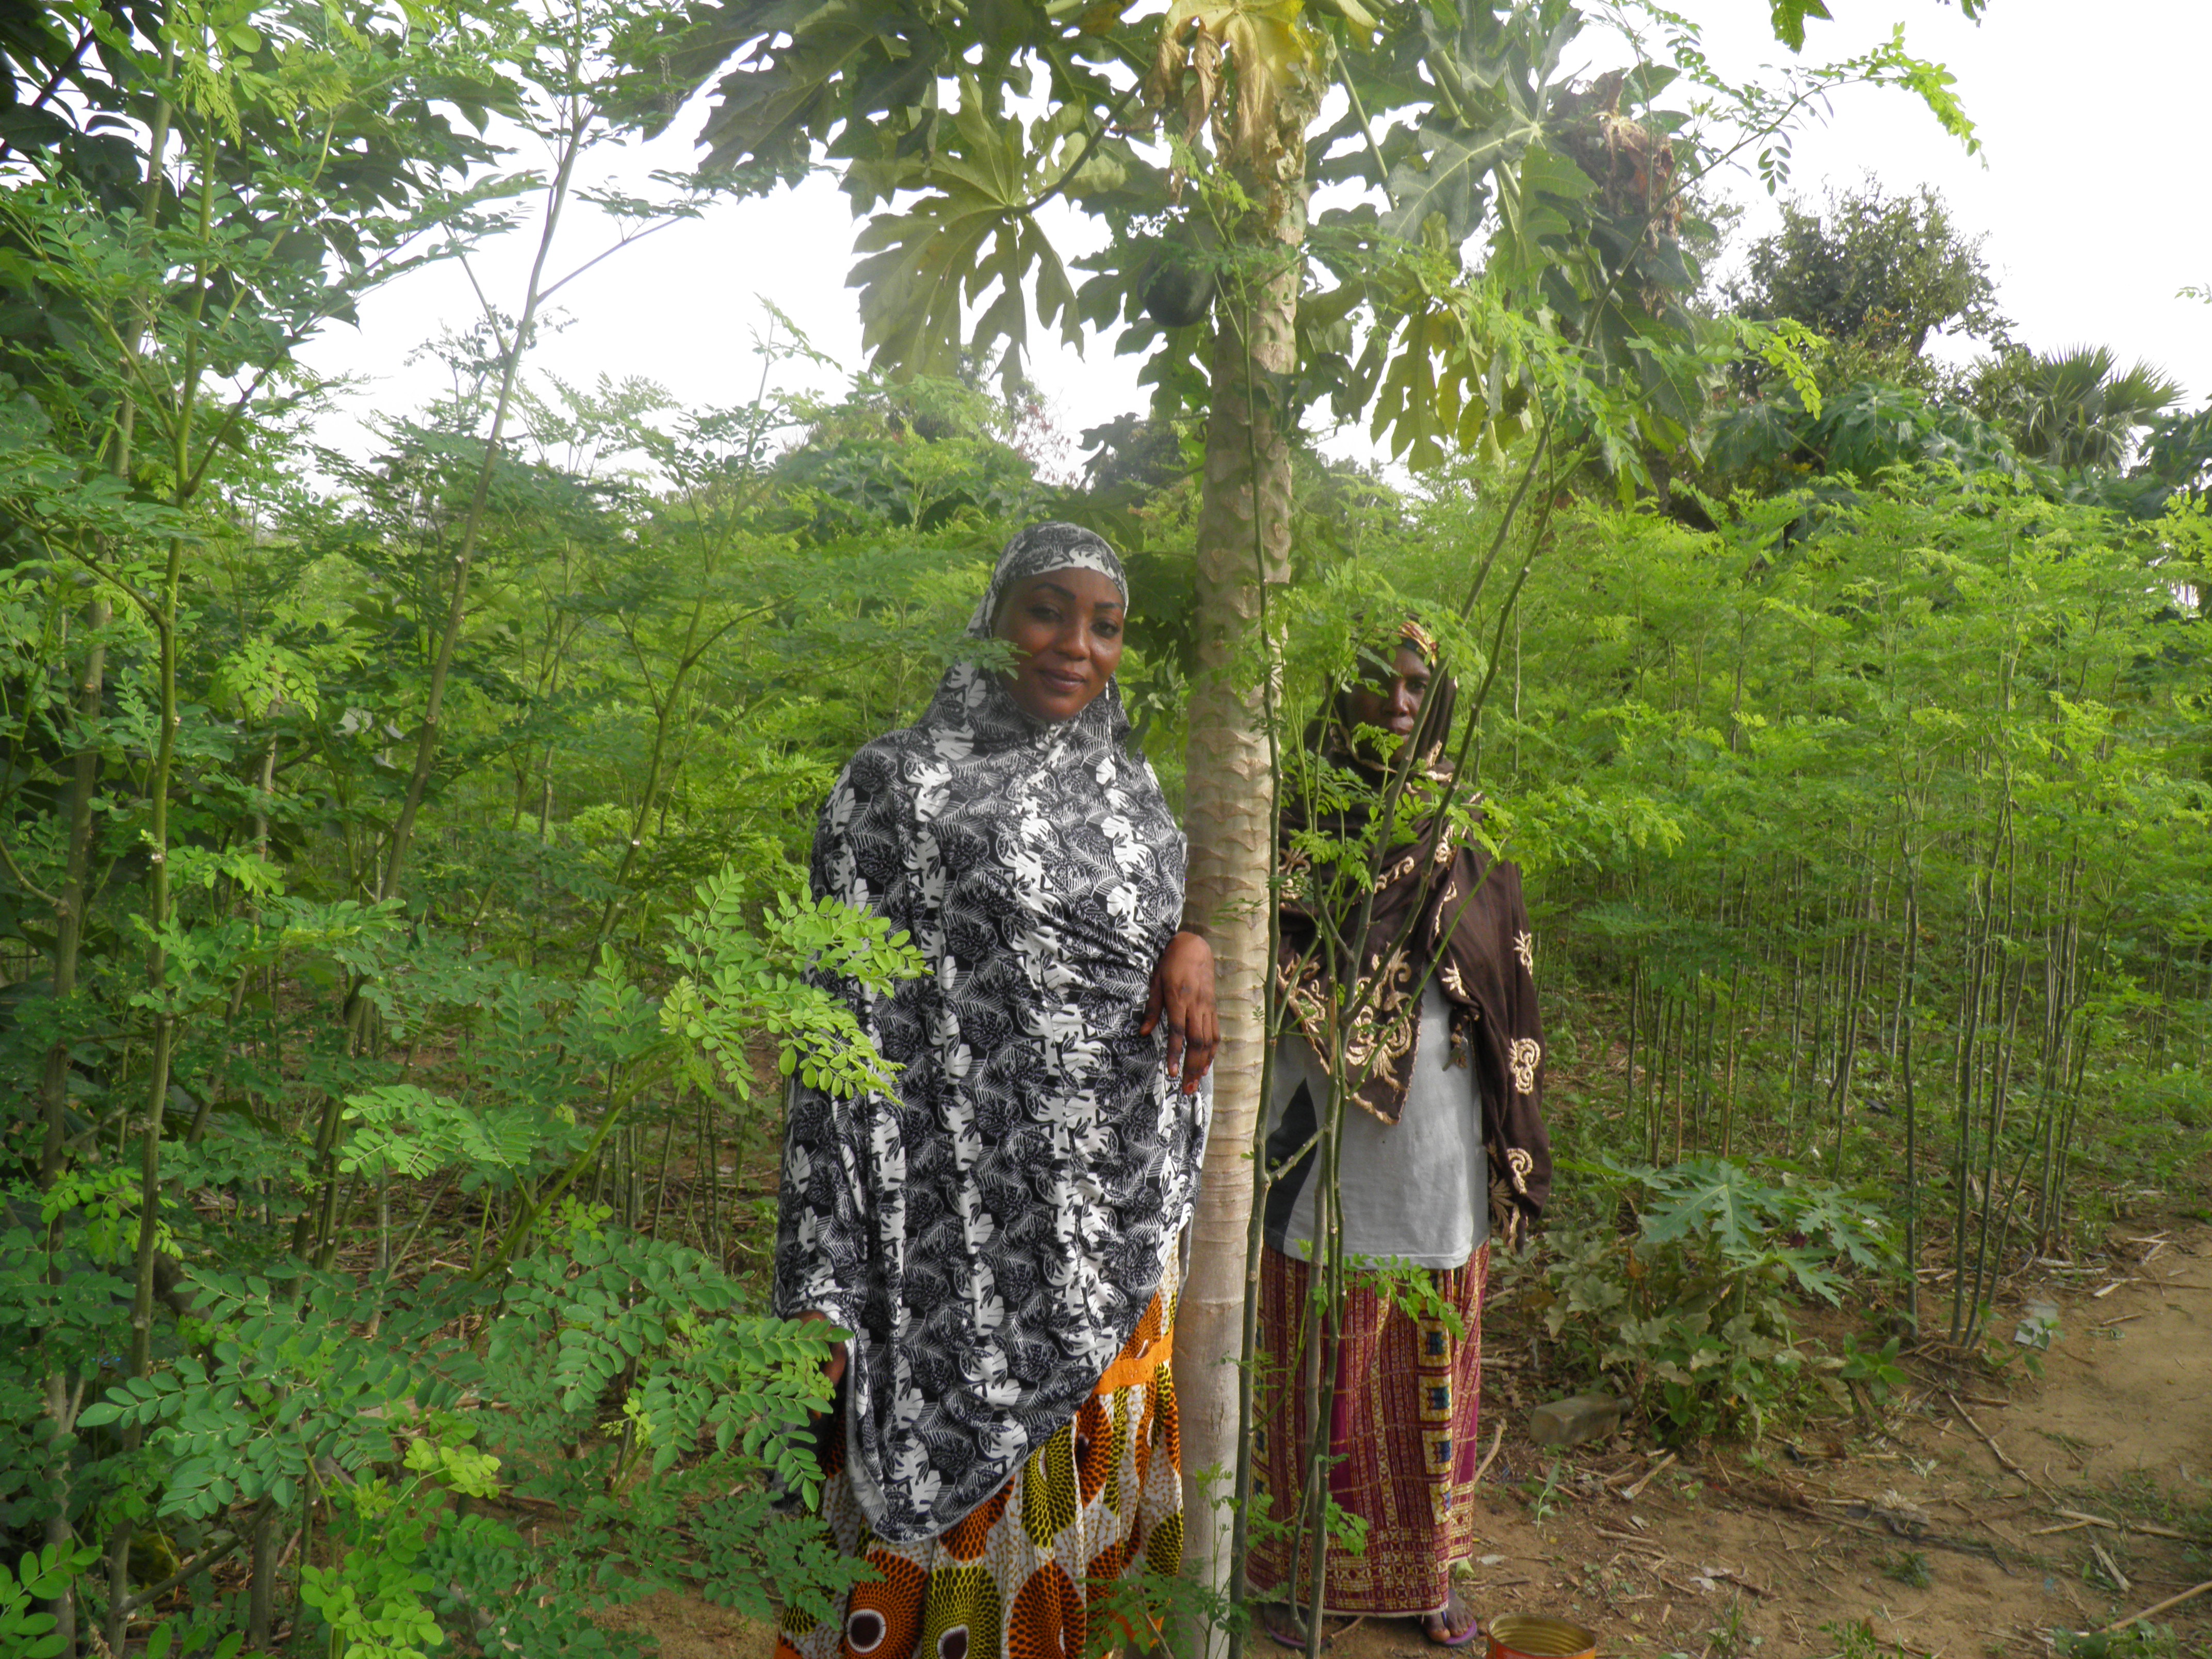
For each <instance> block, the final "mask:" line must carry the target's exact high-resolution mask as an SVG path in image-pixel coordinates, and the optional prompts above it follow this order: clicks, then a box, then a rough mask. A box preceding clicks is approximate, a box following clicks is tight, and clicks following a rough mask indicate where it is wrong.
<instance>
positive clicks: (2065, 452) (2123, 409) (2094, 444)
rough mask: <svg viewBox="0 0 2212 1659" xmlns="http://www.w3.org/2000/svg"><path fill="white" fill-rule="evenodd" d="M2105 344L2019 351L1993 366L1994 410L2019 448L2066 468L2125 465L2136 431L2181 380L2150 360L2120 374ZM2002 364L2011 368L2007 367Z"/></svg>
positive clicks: (2174, 394)
mask: <svg viewBox="0 0 2212 1659" xmlns="http://www.w3.org/2000/svg"><path fill="white" fill-rule="evenodd" d="M2007 371H2009V372H2007ZM2117 371H2118V359H2116V358H2115V357H2114V356H2112V351H2111V349H2109V348H2108V347H2105V346H2075V347H2074V348H2072V349H2069V350H2066V351H2060V352H2055V353H2052V354H2051V355H2049V356H2045V355H2044V354H2042V353H2036V354H2034V355H2033V356H2029V355H2027V354H2022V355H2021V356H2020V357H2019V358H2016V359H2015V360H2014V361H2013V362H2011V363H2005V364H2002V365H2001V366H2000V367H1998V368H1996V378H1998V379H1999V380H2005V381H2009V384H2008V385H2002V386H1998V387H1994V388H1991V389H1992V390H1994V391H1995V392H1996V397H1995V398H1994V399H1993V400H1992V401H1993V402H1994V404H1995V405H1996V407H1995V409H1994V410H1993V412H1994V413H1996V415H1997V416H1998V417H1999V418H2000V419H2001V420H2002V421H2003V422H2004V423H2005V424H2006V425H2008V427H2010V428H2011V429H2012V433H2013V436H2014V440H2015V441H2016V442H2017V443H2018V444H2019V446H2020V450H2021V453H2022V454H2023V455H2027V456H2029V457H2032V458H2033V459H2036V460H2039V461H2043V462H2045V463H2047V464H2049V465H2052V466H2056V467H2061V468H2063V469H2066V470H2068V471H2077V470H2080V469H2082V468H2087V467H2107V468H2111V469H2113V470H2115V471H2117V470H2118V468H2120V467H2121V466H2123V465H2125V464H2126V462H2127V459H2128V453H2129V451H2130V449H2131V448H2132V447H2134V443H2135V438H2136V433H2138V432H2140V431H2141V430H2142V428H2145V427H2147V426H2148V425H2150V424H2151V422H2153V421H2154V420H2155V419H2156V418H2157V417H2158V416H2160V414H2162V413H2164V412H2165V411H2166V410H2169V409H2171V408H2172V406H2173V405H2174V404H2176V403H2177V402H2179V399H2180V398H2181V391H2182V388H2181V386H2180V384H2179V382H2178V381H2175V380H2169V379H2167V378H2166V374H2165V373H2164V371H2162V370H2160V369H2158V368H2153V367H2152V366H2151V365H2150V364H2148V363H2142V362H2139V363H2136V365H2135V366H2134V367H2133V368H2130V369H2129V370H2128V371H2127V372H2126V373H2125V374H2121V373H2118V372H2117Z"/></svg>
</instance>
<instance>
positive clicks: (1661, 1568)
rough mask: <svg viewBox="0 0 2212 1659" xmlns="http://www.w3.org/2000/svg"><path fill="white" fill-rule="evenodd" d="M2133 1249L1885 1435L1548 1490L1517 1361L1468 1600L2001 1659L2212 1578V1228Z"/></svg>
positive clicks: (1496, 1411) (1753, 1642) (1636, 1645)
mask: <svg viewBox="0 0 2212 1659" xmlns="http://www.w3.org/2000/svg"><path fill="white" fill-rule="evenodd" d="M2114 1243H2115V1246H2116V1251H2115V1254H2114V1255H2112V1257H2111V1258H2109V1259H2107V1260H2106V1261H2101V1262H2099V1263H2096V1264H2094V1265H2093V1266H2089V1267H2081V1268H2078V1269H2075V1270H2065V1269H2052V1270H2050V1271H2049V1276H2048V1279H2046V1281H2045V1283H2043V1284H2041V1285H2022V1286H2020V1287H2017V1288H2016V1289H2015V1291H2013V1292H2012V1293H2010V1294H2009V1295H2008V1296H2005V1297H2000V1298H1999V1311H1998V1314H1997V1316H1996V1326H1995V1328H1998V1329H2000V1330H2002V1331H2003V1332H2004V1333H2007V1334H2009V1333H2010V1332H2011V1331H2012V1329H2013V1328H2014V1326H2015V1323H2016V1322H2017V1321H2018V1319H2019V1318H2020V1316H2021V1311H2022V1308H2023V1306H2024V1304H2025V1303H2026V1302H2027V1300H2029V1299H2031V1298H2037V1299H2048V1300H2050V1301H2052V1302H2055V1303H2057V1305H2058V1307H2059V1309H2060V1316H2059V1334H2058V1335H2057V1337H2056V1338H2055V1339H2054V1340H2052V1342H2051V1346H2050V1350H2049V1352H2048V1353H2047V1354H2046V1355H2045V1358H2044V1374H2043V1376H2042V1377H2041V1378H2040V1379H2039V1380H2038V1379H2033V1378H2031V1377H2029V1376H2027V1375H2026V1374H2025V1372H2024V1371H2023V1370H2022V1369H2021V1368H2020V1367H2017V1366H2015V1367H2014V1368H2013V1370H2012V1373H2011V1375H2012V1376H2013V1379H2014V1380H2013V1381H2012V1383H2010V1385H2009V1389H2008V1391H2007V1392H2004V1393H2000V1392H1999V1391H1998V1387H1999V1385H1996V1384H1994V1383H1990V1381H1988V1380H1987V1379H1986V1378H1983V1377H1979V1376H1976V1377H1972V1378H1969V1379H1967V1380H1964V1381H1961V1380H1960V1378H1959V1377H1958V1376H1955V1375H1953V1374H1950V1373H1948V1372H1946V1371H1944V1370H1942V1369H1941V1368H1939V1367H1938V1366H1936V1364H1935V1363H1934V1362H1933V1360H1932V1358H1925V1357H1923V1358H1921V1359H1919V1360H1917V1361H1916V1362H1915V1363H1914V1364H1913V1365H1912V1372H1913V1383H1912V1384H1911V1388H1910V1389H1908V1390H1907V1391H1906V1394H1905V1403H1904V1406H1903V1408H1902V1409H1901V1410H1899V1411H1896V1412H1893V1413H1892V1414H1891V1417H1890V1420H1889V1422H1888V1424H1887V1427H1886V1429H1885V1431H1883V1432H1880V1433H1868V1434H1863V1435H1859V1436H1857V1437H1851V1438H1848V1439H1835V1438H1830V1437H1826V1436H1821V1435H1811V1434H1808V1436H1806V1437H1803V1438H1802V1440H1801V1441H1800V1442H1799V1443H1796V1444H1788V1443H1784V1442H1782V1441H1781V1440H1780V1439H1779V1438H1778V1437H1770V1438H1769V1439H1768V1440H1767V1441H1766V1442H1765V1443H1763V1445H1762V1446H1761V1447H1760V1448H1759V1449H1758V1450H1757V1451H1755V1452H1753V1453H1751V1454H1749V1455H1746V1454H1745V1453H1742V1452H1740V1451H1733V1450H1732V1451H1729V1452H1726V1453H1723V1454H1717V1455H1713V1456H1711V1457H1709V1458H1704V1459H1695V1460H1691V1459H1681V1458H1676V1459H1674V1460H1672V1461H1664V1460H1662V1459H1661V1458H1660V1457H1658V1456H1656V1455H1654V1454H1653V1453H1651V1452H1650V1451H1649V1450H1647V1449H1643V1448H1641V1447H1639V1446H1638V1445H1637V1444H1636V1443H1634V1442H1633V1441H1632V1440H1631V1439H1630V1438H1628V1437H1626V1436H1620V1437H1615V1439H1614V1440H1613V1441H1612V1442H1610V1443H1601V1444H1599V1445H1596V1446H1592V1447H1585V1448H1583V1449H1579V1450H1577V1451H1575V1452H1573V1453H1571V1454H1568V1455H1566V1456H1565V1457H1564V1458H1563V1459H1561V1460H1560V1474H1559V1479H1558V1480H1556V1481H1554V1482H1553V1491H1552V1494H1551V1497H1550V1499H1549V1501H1548V1502H1541V1501H1540V1500H1539V1499H1538V1498H1536V1497H1535V1496H1534V1495H1533V1494H1532V1492H1531V1490H1530V1489H1531V1488H1532V1487H1535V1486H1540V1485H1541V1478H1542V1477H1543V1476H1544V1475H1545V1474H1547V1471H1548V1469H1549V1467H1550V1464H1551V1462H1552V1459H1553V1454H1550V1453H1540V1452H1538V1451H1537V1450H1536V1449H1534V1448H1533V1447H1532V1446H1530V1445H1529V1444H1528V1443H1527V1441H1526V1440H1524V1439H1522V1437H1521V1431H1522V1425H1524V1424H1525V1422H1526V1420H1527V1417H1528V1411H1529V1409H1530V1408H1531V1407H1534V1406H1535V1405H1536V1404H1538V1403H1541V1401H1542V1400H1544V1399H1547V1398H1549V1397H1551V1394H1552V1392H1553V1391H1551V1390H1548V1389H1545V1390H1540V1389H1536V1388H1534V1386H1532V1385H1531V1384H1530V1383H1527V1382H1524V1381H1523V1380H1522V1376H1521V1375H1518V1374H1516V1372H1515V1371H1514V1370H1511V1369H1510V1368H1509V1366H1508V1364H1505V1363H1503V1362H1504V1360H1505V1356H1504V1355H1502V1354H1501V1355H1500V1360H1501V1363H1500V1364H1499V1365H1498V1368H1497V1369H1496V1370H1493V1371H1492V1373H1491V1375H1490V1376H1489V1378H1488V1395H1489V1398H1488V1399H1487V1400H1486V1402H1485V1403H1486V1407H1487V1408H1488V1411H1489V1414H1490V1416H1491V1419H1492V1422H1497V1421H1500V1420H1502V1421H1504V1423H1505V1425H1506V1430H1505V1434H1504V1441H1503V1444H1502V1448H1501V1449H1500V1452H1499V1455H1498V1458H1497V1459H1496V1461H1495V1462H1493V1463H1492V1466H1491V1468H1490V1472H1489V1475H1488V1478H1487V1480H1486V1485H1485V1488H1484V1496H1483V1498H1482V1502H1483V1504H1484V1505H1485V1511H1486V1513H1485V1518H1484V1521H1483V1522H1482V1536H1483V1543H1482V1545H1481V1547H1480V1554H1479V1556H1478V1559H1477V1560H1476V1562H1475V1564H1474V1568H1473V1572H1472V1576H1471V1577H1470V1578H1469V1579H1468V1596H1469V1599H1470V1601H1472V1602H1473V1604H1474V1606H1475V1607H1476V1608H1477V1609H1478V1610H1479V1611H1480V1613H1482V1614H1483V1616H1484V1617H1485V1619H1486V1620H1487V1619H1489V1618H1492V1617H1494V1616H1496V1615H1498V1614H1500V1613H1516V1612H1518V1613H1550V1614H1553V1615H1554V1616H1558V1617H1564V1618H1569V1619H1572V1620H1577V1622H1579V1623H1582V1624H1584V1625H1587V1626H1590V1627H1591V1628H1592V1629H1594V1630H1595V1632H1597V1634H1598V1650H1599V1652H1600V1653H1601V1654H1605V1655H1618V1656H1621V1659H1630V1656H1650V1659H1661V1656H1665V1655H1672V1654H1680V1655H1686V1656H1688V1659H1749V1656H1753V1655H1754V1654H1756V1655H1757V1656H1758V1659H1794V1656H1798V1655H1805V1656H1840V1659H1899V1656H1901V1655H1903V1656H1922V1659H1937V1656H1946V1659H1956V1656H1978V1655H1981V1656H1990V1659H1999V1656H2013V1655H2018V1656H2027V1655H2043V1654H2047V1653H2049V1652H2051V1640H2052V1632H2054V1631H2056V1630H2058V1629H2062V1628H2063V1629H2069V1630H2075V1631H2085V1630H2094V1629H2097V1628H2099V1627H2100V1626H2105V1625H2107V1624H2110V1623H2112V1621H2114V1620H2120V1619H2124V1618H2125V1617H2127V1616H2128V1615H2129V1614H2131V1613H2136V1612H2138V1611H2139V1610H2141V1609H2143V1608H2145V1607H2151V1606H2152V1605H2153V1604H2154V1603H2157V1602H2160V1601H2164V1600H2165V1599H2166V1597H2168V1596H2170V1595H2177V1594H2178V1593H2179V1592H2181V1591H2183V1590H2185V1589H2189V1588H2190V1587H2191V1586H2192V1585H2196V1584H2199V1583H2203V1582H2204V1581H2206V1580H2208V1579H2212V1228H2206V1227H2203V1226H2201V1225H2197V1226H2188V1227H2177V1228H2175V1229H2173V1230H2172V1231H2163V1232H2156V1231H2154V1232H2141V1233H2138V1232H2134V1231H2124V1234H2123V1235H2122V1236H2120V1237H2116V1239H2115V1241H2114ZM1992 1443H1994V1444H1992ZM1646 1477H1648V1479H1647V1478H1646ZM1631 1492H1633V1494H1634V1495H1633V1496H1631V1495H1630V1494H1631ZM1540 1510H1541V1511H1542V1513H1541V1514H1540V1513H1539V1511H1540ZM2088 1516H2099V1517H2101V1518H2102V1519H2103V1520H2104V1521H2106V1522H2113V1523H2115V1524H2112V1525H2099V1524H2096V1523H2095V1522H2092V1521H2090V1520H2088V1519H2087V1518H2085V1517H2088ZM2145 1528H2149V1529H2148V1530H2146V1529H2145ZM2168 1534H2173V1535H2168ZM2100 1558H2101V1559H2100ZM1914 1581H1918V1582H1914ZM2123 1585H2124V1588H2123ZM2155 1622H2157V1623H2159V1624H2161V1625H2166V1626H2170V1627H2171V1628H2172V1630H2173V1632H2174V1633H2175V1636H2176V1638H2177V1650H2178V1652H2179V1654H2180V1655H2183V1656H2195V1655H2204V1656H2212V1591H2208V1592H2207V1593H2206V1594H2205V1595H2203V1596H2201V1597H2199V1598H2197V1599H2195V1600H2192V1601H2186V1602H2185V1603H2183V1604H2182V1605H2180V1606H2179V1607H2174V1608H2172V1609H2171V1610H2170V1611H2167V1612H2165V1613H2159V1614H2158V1615H2156V1619H2155ZM623 1623H625V1624H629V1625H632V1626H636V1627H639V1628H642V1629H647V1630H650V1631H651V1632H653V1635H654V1636H655V1637H656V1638H658V1639H659V1644H660V1651H661V1654H662V1656H663V1659H768V1656H769V1652H770V1650H771V1649H772V1647H773V1637H772V1634H771V1632H769V1631H768V1630H767V1629H765V1628H764V1627H763V1626H756V1625H749V1624H748V1623H746V1621H744V1620H740V1619H738V1617H736V1616H735V1615H734V1614H732V1613H726V1612H724V1611H723V1610H721V1609H720V1608H717V1607H712V1606H710V1605H708V1604H707V1603H705V1602H702V1601H696V1600H694V1599H692V1598H690V1597H684V1596H678V1595H661V1596H656V1597H654V1598H653V1599H652V1600H651V1601H646V1602H642V1603H640V1604H639V1605H638V1606H637V1607H633V1608H630V1609H628V1610H626V1615H625V1616H624V1618H623ZM1331 1630H1332V1633H1333V1634H1332V1642H1331V1647H1330V1651H1331V1653H1332V1654H1333V1655H1334V1656H1336V1659H1427V1656H1430V1655H1432V1654H1434V1653H1435V1651H1436V1650H1434V1649H1433V1648H1431V1647H1430V1646H1429V1644H1427V1643H1425V1641H1424V1640H1423V1639H1422V1638H1421V1637H1420V1635H1419V1631H1418V1630H1417V1628H1416V1627H1415V1626H1413V1624H1412V1623H1410V1622H1401V1621H1391V1620H1369V1621H1362V1622H1359V1623H1358V1624H1348V1622H1347V1621H1343V1620H1333V1621H1332V1622H1331ZM1262 1650H1264V1644H1262V1645H1261V1646H1260V1647H1255V1648H1254V1649H1253V1650H1251V1651H1254V1652H1259V1651H1262ZM1474 1651H1476V1652H1480V1648H1479V1647H1478V1648H1477V1649H1475V1650H1474Z"/></svg>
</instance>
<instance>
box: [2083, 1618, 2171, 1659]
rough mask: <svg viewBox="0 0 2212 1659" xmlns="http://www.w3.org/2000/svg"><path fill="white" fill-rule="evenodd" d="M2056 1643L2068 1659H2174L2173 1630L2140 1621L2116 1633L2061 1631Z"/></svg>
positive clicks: (2168, 1627)
mask: <svg viewBox="0 0 2212 1659" xmlns="http://www.w3.org/2000/svg"><path fill="white" fill-rule="evenodd" d="M2053 1640H2054V1641H2055V1643H2056V1644H2057V1649H2058V1651H2059V1652H2060V1653H2062V1654H2063V1655H2065V1656H2066V1659H2173V1655H2174V1654H2176V1653H2177V1652H2179V1646H2178V1645H2177V1644H2176V1642H2175V1639H2174V1634H2173V1626H2171V1625H2154V1624H2152V1623H2150V1622H2149V1621H2148V1620H2136V1621H2135V1622H2133V1623H2131V1624H2129V1625H2126V1626H2123V1627H2122V1628H2121V1629H2118V1630H2116V1631H2097V1632H2088V1633H2084V1632H2080V1631H2070V1630H2061V1631H2059V1632H2057V1634H2056V1635H2055V1637H2054V1638H2053Z"/></svg>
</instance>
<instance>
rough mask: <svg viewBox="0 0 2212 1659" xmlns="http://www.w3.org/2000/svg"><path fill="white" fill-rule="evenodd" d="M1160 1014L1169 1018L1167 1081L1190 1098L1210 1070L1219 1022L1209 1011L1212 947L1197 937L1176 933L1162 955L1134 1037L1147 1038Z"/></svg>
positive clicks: (1218, 1043) (1194, 934) (1211, 982)
mask: <svg viewBox="0 0 2212 1659" xmlns="http://www.w3.org/2000/svg"><path fill="white" fill-rule="evenodd" d="M1162 1013H1165V1014H1166V1015H1167V1017H1168V1053H1167V1066H1168V1076H1169V1077H1170V1079H1174V1080H1175V1081H1176V1082H1179V1083H1181V1084H1182V1091H1183V1093H1185V1094H1187V1095H1194V1094H1196V1093H1197V1092H1198V1085H1199V1084H1200V1082H1201V1081H1202V1080H1203V1079H1205V1076H1206V1073H1207V1072H1208V1071H1209V1070H1211V1069H1212V1065H1213V1051H1214V1050H1215V1049H1216V1048H1219V1047H1220V1046H1221V1022H1220V1020H1219V1018H1218V1017H1217V1016H1216V1015H1215V1013H1214V1008H1213V947H1212V945H1208V944H1207V943H1206V941H1205V940H1204V939H1200V937H1199V936H1198V935H1197V934H1196V933H1177V934H1176V936H1175V937H1174V938H1173V939H1170V940H1169V941H1168V948H1167V949H1166V950H1164V951H1161V952H1160V959H1159V963H1158V966H1156V967H1155V968H1154V969H1152V990H1151V992H1150V993H1149V994H1147V995H1146V998H1145V1023H1144V1024H1142V1025H1140V1026H1139V1027H1138V1028H1137V1032H1138V1035H1139V1036H1151V1035H1152V1030H1153V1028H1154V1027H1155V1026H1157V1025H1158V1024H1159V1023H1160V1016H1161V1014H1162Z"/></svg>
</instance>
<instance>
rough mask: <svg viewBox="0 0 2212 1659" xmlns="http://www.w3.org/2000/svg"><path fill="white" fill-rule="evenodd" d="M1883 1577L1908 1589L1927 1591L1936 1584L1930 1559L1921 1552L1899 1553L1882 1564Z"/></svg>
mask: <svg viewBox="0 0 2212 1659" xmlns="http://www.w3.org/2000/svg"><path fill="white" fill-rule="evenodd" d="M1881 1576H1882V1577H1885V1578H1892V1579H1894V1580H1896V1581H1897V1582H1898V1583H1900V1584H1903V1585H1904V1586H1905V1588H1906V1589H1927V1588H1928V1587H1929V1585H1930V1584H1933V1583H1935V1582H1936V1575H1935V1573H1934V1572H1933V1571H1930V1570H1929V1565H1928V1557H1927V1555H1926V1553H1924V1552H1923V1551H1920V1550H1899V1551H1898V1552H1897V1553H1896V1554H1894V1555H1893V1556H1891V1557H1889V1558H1888V1559H1887V1560H1886V1561H1884V1562H1883V1563H1882V1567H1881Z"/></svg>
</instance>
